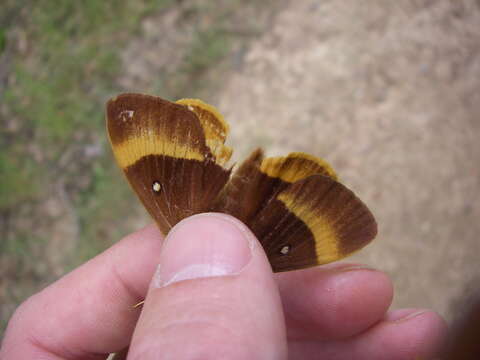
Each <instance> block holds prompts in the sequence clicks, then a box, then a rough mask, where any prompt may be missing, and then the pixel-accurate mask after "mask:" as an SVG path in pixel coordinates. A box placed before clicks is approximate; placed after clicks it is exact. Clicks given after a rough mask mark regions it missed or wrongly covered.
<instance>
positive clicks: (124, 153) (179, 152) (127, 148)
mask: <svg viewBox="0 0 480 360" xmlns="http://www.w3.org/2000/svg"><path fill="white" fill-rule="evenodd" d="M113 151H114V153H115V157H116V159H117V162H118V164H119V165H120V166H121V167H122V168H126V167H128V166H130V165H133V164H135V163H136V162H137V161H138V160H140V159H141V158H143V157H144V156H147V155H165V156H171V157H175V158H180V159H192V160H199V161H203V160H204V159H205V157H204V154H202V152H201V151H200V150H199V149H195V148H193V147H192V146H189V145H188V144H182V143H179V142H175V141H172V139H167V138H162V137H161V136H160V135H155V139H152V137H150V136H146V137H143V136H137V137H132V138H129V139H127V140H126V141H123V142H122V143H119V144H115V145H114V146H113Z"/></svg>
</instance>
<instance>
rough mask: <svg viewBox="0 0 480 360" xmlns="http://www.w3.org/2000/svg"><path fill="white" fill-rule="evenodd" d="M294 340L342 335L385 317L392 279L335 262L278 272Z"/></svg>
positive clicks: (286, 315)
mask: <svg viewBox="0 0 480 360" xmlns="http://www.w3.org/2000/svg"><path fill="white" fill-rule="evenodd" d="M277 282H278V284H279V288H280V294H281V297H282V303H283V307H284V313H285V318H286V323H287V333H288V338H289V339H299V340H300V339H301V340H309V339H312V340H318V339H323V340H325V339H341V338H346V337H350V336H352V335H355V334H358V333H360V332H363V331H364V330H365V329H367V328H369V327H370V326H372V325H373V324H375V323H377V322H378V321H380V320H381V319H382V318H383V317H384V315H385V313H386V312H387V310H388V308H389V306H390V304H391V302H392V298H393V287H392V283H391V281H390V279H389V277H388V276H387V275H386V274H384V273H382V272H380V271H376V270H374V269H372V268H369V267H367V266H364V265H353V264H332V265H327V266H322V267H318V268H312V269H306V270H300V271H294V272H288V273H281V274H277Z"/></svg>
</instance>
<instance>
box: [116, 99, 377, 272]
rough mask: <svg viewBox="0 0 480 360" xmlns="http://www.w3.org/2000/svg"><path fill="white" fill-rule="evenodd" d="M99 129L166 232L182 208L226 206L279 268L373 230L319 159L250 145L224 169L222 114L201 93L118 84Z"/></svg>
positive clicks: (353, 246) (360, 239)
mask: <svg viewBox="0 0 480 360" xmlns="http://www.w3.org/2000/svg"><path fill="white" fill-rule="evenodd" d="M107 130H108V134H109V138H110V142H111V145H112V149H113V152H114V154H115V157H116V159H117V162H118V164H119V166H120V167H121V168H122V170H123V171H124V173H125V175H126V177H127V179H128V181H129V183H130V185H131V186H132V188H133V190H134V191H135V192H136V193H137V195H138V197H139V198H140V200H141V201H142V203H143V205H144V206H145V208H146V209H147V211H148V212H149V213H150V215H151V216H152V217H153V218H154V219H155V222H156V223H157V225H158V227H159V228H160V230H161V231H162V232H163V233H164V234H165V235H166V234H167V233H168V232H169V231H170V229H171V228H172V227H173V226H174V225H175V224H176V223H178V222H179V221H180V220H182V219H184V218H186V217H188V216H190V215H194V214H198V213H202V212H209V211H215V212H223V213H227V214H231V215H233V216H235V217H237V218H238V219H240V220H241V221H243V222H244V223H245V224H246V225H247V226H248V227H249V228H250V229H251V230H252V232H253V233H254V234H255V235H256V236H257V238H258V239H259V241H260V242H261V244H262V245H263V247H264V249H265V252H266V254H267V256H268V259H269V261H270V264H271V266H272V269H273V270H274V271H275V272H280V271H288V270H296V269H302V268H306V267H310V266H315V265H320V264H326V263H329V262H332V261H335V260H338V259H341V258H344V257H346V256H348V255H350V254H352V253H353V252H355V251H357V250H359V249H360V248H362V247H363V246H365V245H366V244H368V243H369V242H370V241H371V240H372V239H373V238H374V237H375V235H376V233H377V224H376V222H375V219H374V217H373V215H372V213H371V212H370V210H369V209H368V208H367V207H366V205H365V204H364V203H363V202H362V201H361V200H360V199H359V198H358V197H356V196H355V194H354V193H353V192H352V191H351V190H349V189H348V188H346V187H345V186H344V185H343V184H341V183H340V182H338V180H337V175H336V174H335V172H334V171H333V169H332V167H331V166H330V165H329V164H328V163H326V162H325V161H324V160H321V159H318V158H316V157H314V156H311V155H308V154H305V153H291V154H289V155H288V156H285V157H273V158H268V157H264V155H263V151H262V150H261V149H257V150H255V151H254V152H253V153H252V154H251V155H250V157H248V158H247V159H246V160H245V161H244V162H243V163H241V164H240V165H239V166H238V168H237V169H236V170H235V171H234V172H233V171H232V167H229V166H228V165H227V163H228V161H229V159H230V156H231V154H232V149H231V148H229V147H228V146H226V145H224V143H225V140H226V137H227V134H228V124H227V123H226V122H225V120H224V119H223V117H222V115H220V113H219V112H218V111H217V110H216V109H215V108H214V107H213V106H211V105H208V104H205V103H204V102H202V101H200V100H196V99H182V100H178V101H177V102H170V101H166V100H163V99H161V98H159V97H155V96H149V95H143V94H122V95H119V96H117V97H116V98H113V99H111V100H110V101H108V103H107Z"/></svg>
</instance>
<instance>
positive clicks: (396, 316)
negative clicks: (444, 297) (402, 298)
mask: <svg viewBox="0 0 480 360" xmlns="http://www.w3.org/2000/svg"><path fill="white" fill-rule="evenodd" d="M429 311H430V310H417V311H414V310H412V309H401V310H394V311H390V312H389V313H388V314H387V315H386V317H385V320H387V321H390V322H403V321H407V320H410V319H413V318H415V317H417V316H420V315H422V314H425V313H427V312H429Z"/></svg>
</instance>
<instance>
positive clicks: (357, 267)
mask: <svg viewBox="0 0 480 360" xmlns="http://www.w3.org/2000/svg"><path fill="white" fill-rule="evenodd" d="M359 270H369V271H378V270H377V269H374V268H372V267H370V266H367V265H347V266H344V267H340V268H339V269H336V271H338V272H347V271H359Z"/></svg>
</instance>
